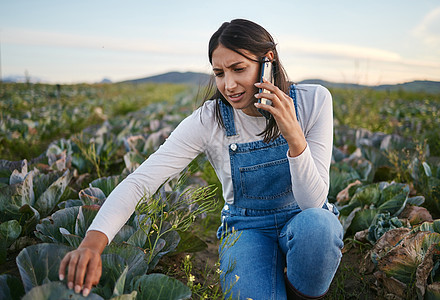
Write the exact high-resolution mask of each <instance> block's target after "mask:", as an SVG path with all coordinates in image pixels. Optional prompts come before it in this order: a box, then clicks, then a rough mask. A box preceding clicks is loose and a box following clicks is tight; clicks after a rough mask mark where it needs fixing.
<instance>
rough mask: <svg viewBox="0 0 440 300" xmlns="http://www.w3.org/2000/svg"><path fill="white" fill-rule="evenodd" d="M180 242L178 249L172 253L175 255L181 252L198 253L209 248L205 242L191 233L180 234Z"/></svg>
mask: <svg viewBox="0 0 440 300" xmlns="http://www.w3.org/2000/svg"><path fill="white" fill-rule="evenodd" d="M179 235H180V242H179V245H178V246H177V248H176V249H175V250H174V251H173V252H172V253H173V255H174V254H177V253H181V252H198V251H202V250H204V249H206V248H208V244H206V243H205V242H204V241H203V240H201V239H200V238H199V237H198V236H196V235H195V234H193V233H192V232H189V231H184V232H180V233H179Z"/></svg>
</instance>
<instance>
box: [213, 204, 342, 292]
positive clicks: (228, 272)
mask: <svg viewBox="0 0 440 300" xmlns="http://www.w3.org/2000/svg"><path fill="white" fill-rule="evenodd" d="M295 207H296V206H295V205H293V207H292V208H291V207H286V208H281V209H275V210H253V209H245V208H239V207H236V206H234V205H226V206H225V207H224V209H223V211H222V218H223V220H222V226H221V227H220V228H219V232H218V235H219V237H220V236H222V235H223V239H222V243H221V246H220V249H221V250H220V269H221V271H222V274H221V280H222V288H223V291H224V292H225V294H226V295H225V296H226V298H227V297H229V296H230V295H232V299H247V298H251V299H253V300H259V299H261V300H268V299H277V300H282V299H286V289H285V282H284V270H285V268H286V270H287V278H288V280H289V281H290V283H291V284H292V285H293V286H294V287H295V288H296V289H297V290H298V291H300V292H301V293H303V294H305V295H307V296H321V295H322V294H324V293H325V292H326V291H327V290H328V288H329V286H330V283H331V281H332V279H333V277H334V275H335V273H336V270H337V268H338V266H339V262H340V259H341V256H342V254H341V249H342V247H343V242H342V237H343V232H342V226H341V224H340V222H339V220H338V219H337V217H336V215H335V213H334V212H330V211H329V210H328V209H326V208H327V206H326V205H324V208H309V209H306V210H304V211H301V210H300V209H298V208H296V209H295ZM232 228H233V230H234V231H235V232H236V233H235V234H234V235H226V236H229V237H230V239H229V240H228V239H226V242H225V235H224V233H226V232H229V233H230V232H231V231H232ZM235 235H236V236H237V238H235V239H234V236H235ZM231 241H232V242H231Z"/></svg>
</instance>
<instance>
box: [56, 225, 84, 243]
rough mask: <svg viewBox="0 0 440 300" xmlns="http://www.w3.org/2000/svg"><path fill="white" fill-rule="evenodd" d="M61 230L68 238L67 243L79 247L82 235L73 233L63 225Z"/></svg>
mask: <svg viewBox="0 0 440 300" xmlns="http://www.w3.org/2000/svg"><path fill="white" fill-rule="evenodd" d="M59 231H60V233H61V234H62V235H63V237H64V238H65V239H66V240H67V243H68V244H69V245H70V246H72V247H73V248H78V246H79V245H80V244H81V242H82V240H83V238H82V237H80V236H78V235H75V234H71V233H70V232H69V231H68V230H67V229H66V228H62V227H61V228H60V230H59Z"/></svg>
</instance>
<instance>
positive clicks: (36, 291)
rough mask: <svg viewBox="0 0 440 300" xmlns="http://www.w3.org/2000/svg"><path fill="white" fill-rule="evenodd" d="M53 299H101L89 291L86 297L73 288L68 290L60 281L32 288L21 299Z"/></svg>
mask: <svg viewBox="0 0 440 300" xmlns="http://www.w3.org/2000/svg"><path fill="white" fill-rule="evenodd" d="M35 299H38V300H52V299H53V300H55V299H72V300H80V299H91V300H102V299H103V298H101V297H100V296H98V295H96V294H94V293H90V294H89V295H88V296H87V297H83V295H82V294H76V293H75V292H74V291H73V290H69V289H68V288H67V286H66V285H65V284H64V283H62V282H49V283H46V284H43V285H40V286H37V287H34V288H32V289H31V290H30V291H29V292H28V293H27V294H26V295H25V296H24V297H23V300H35Z"/></svg>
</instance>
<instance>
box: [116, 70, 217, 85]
mask: <svg viewBox="0 0 440 300" xmlns="http://www.w3.org/2000/svg"><path fill="white" fill-rule="evenodd" d="M210 77H211V76H210V75H208V74H205V73H196V72H184V73H182V72H168V73H165V74H160V75H156V76H151V77H145V78H139V79H134V80H126V81H123V82H124V83H127V82H128V83H144V82H155V83H177V84H196V85H205V84H207V83H208V82H209V79H210Z"/></svg>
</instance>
